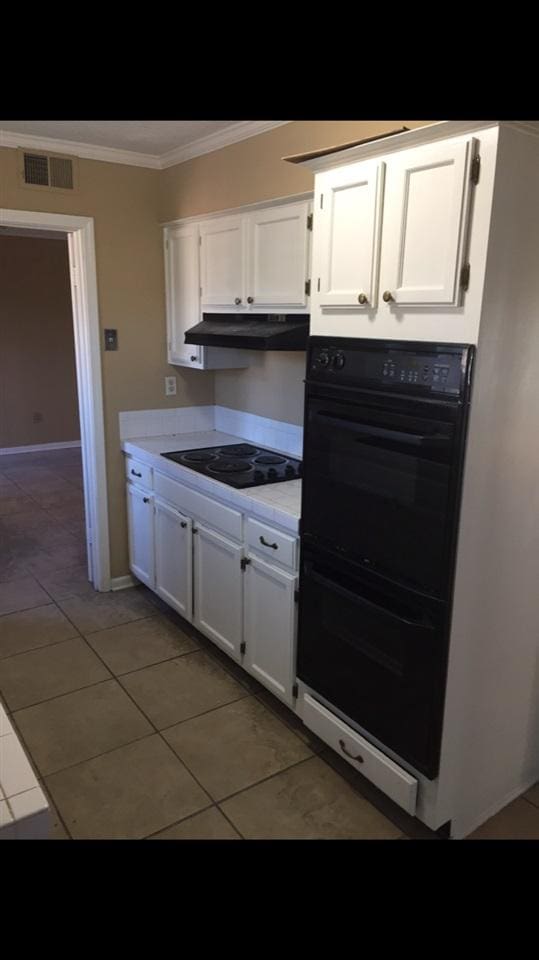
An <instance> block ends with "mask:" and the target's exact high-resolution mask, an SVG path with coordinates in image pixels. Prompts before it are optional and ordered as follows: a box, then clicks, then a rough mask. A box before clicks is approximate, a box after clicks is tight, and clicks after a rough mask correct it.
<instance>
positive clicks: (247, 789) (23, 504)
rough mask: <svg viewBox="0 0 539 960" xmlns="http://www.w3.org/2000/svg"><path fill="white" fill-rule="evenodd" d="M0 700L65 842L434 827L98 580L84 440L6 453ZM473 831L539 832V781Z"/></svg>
mask: <svg viewBox="0 0 539 960" xmlns="http://www.w3.org/2000/svg"><path fill="white" fill-rule="evenodd" d="M0 694H1V696H2V699H3V701H4V703H5V706H6V709H7V710H8V711H9V712H10V714H11V719H12V721H13V723H14V725H15V727H16V728H17V730H18V733H19V735H20V737H21V740H22V742H23V743H24V745H25V747H26V750H27V752H28V754H29V757H30V760H31V762H32V764H33V766H34V769H35V771H36V775H37V776H38V779H39V781H40V783H41V784H42V785H43V788H44V790H45V791H46V793H47V795H48V797H49V798H50V801H51V805H52V811H53V830H52V833H51V837H52V838H53V839H69V838H74V839H79V838H80V839H83V838H84V839H110V838H121V839H139V838H140V839H142V838H152V839H223V840H225V839H231V840H237V839H241V838H247V839H296V838H298V839H300V838H301V839H303V838H331V839H399V838H400V839H404V838H408V837H412V838H417V839H423V838H425V839H430V838H433V839H436V837H435V835H434V834H432V833H431V832H430V831H429V830H427V829H426V828H425V827H424V826H423V825H422V824H421V823H419V822H418V821H417V820H414V819H412V818H411V817H409V816H407V815H406V814H405V813H403V811H401V810H400V808H398V807H396V806H395V804H393V803H392V802H391V801H390V800H388V799H387V797H385V796H384V795H383V794H381V793H380V792H379V791H378V790H376V789H375V788H374V787H373V786H372V785H371V784H370V783H368V781H365V780H364V778H362V777H361V776H360V774H358V773H356V772H355V771H354V770H353V769H352V768H351V767H350V766H349V765H348V764H347V763H345V762H344V761H342V760H341V759H340V757H338V756H337V754H335V753H334V752H333V751H332V750H329V749H328V748H327V747H325V745H324V744H323V743H321V741H319V740H317V738H316V737H314V736H313V735H312V734H310V732H309V731H308V730H307V729H306V728H305V727H304V726H303V725H302V724H301V722H300V721H299V720H298V718H297V717H296V716H295V714H293V713H292V712H291V711H290V710H288V709H287V708H286V707H285V706H284V705H283V704H281V703H280V702H279V701H278V700H276V699H275V698H274V697H273V696H272V694H270V693H268V691H266V690H265V689H264V688H263V687H261V686H260V685H259V684H258V683H257V682H256V681H254V680H253V679H251V678H250V677H249V675H248V674H247V673H245V672H244V671H243V670H242V669H241V668H240V667H238V666H237V665H235V664H234V663H233V662H232V661H231V660H230V659H229V658H228V657H227V656H226V655H225V654H223V653H221V651H219V650H218V649H217V648H216V647H215V646H214V645H213V644H212V643H211V642H210V641H208V640H206V639H205V638H204V637H202V636H201V635H200V634H199V633H198V632H197V631H196V630H194V628H192V627H191V626H190V625H189V624H187V623H186V622H185V621H183V620H182V619H181V618H180V617H178V616H177V615H176V614H175V613H173V612H172V611H171V610H170V609H169V608H168V607H166V605H165V604H163V603H162V602H161V601H160V600H159V599H158V598H157V597H155V596H154V594H153V593H152V592H151V591H149V590H146V589H145V588H144V587H136V588H133V589H130V590H124V591H121V592H118V593H111V594H97V593H95V592H94V591H93V589H92V588H91V586H90V585H89V584H88V581H87V579H86V568H85V543H84V524H83V505H82V482H81V474H80V454H79V452H78V451H73V450H66V451H57V452H56V451H55V452H49V453H45V454H41V455H39V456H38V455H34V454H21V455H18V456H9V457H1V458H0ZM474 836H477V837H478V838H482V837H507V838H509V837H530V838H531V837H533V838H539V787H535V788H533V789H532V790H531V791H529V793H528V794H526V796H525V797H523V798H519V799H518V800H516V801H515V802H514V803H512V804H510V805H509V806H508V807H506V808H505V810H503V811H501V813H500V814H498V815H497V816H496V817H494V818H493V819H492V820H491V821H489V822H488V823H487V824H484V825H483V827H481V828H480V830H478V831H477V832H476V834H475V835H474Z"/></svg>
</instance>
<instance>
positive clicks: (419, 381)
mask: <svg viewBox="0 0 539 960" xmlns="http://www.w3.org/2000/svg"><path fill="white" fill-rule="evenodd" d="M317 340H318V338H313V340H312V342H311V344H310V348H309V360H308V364H307V376H308V378H309V379H313V380H316V381H319V382H320V381H322V382H326V383H336V384H337V383H339V384H341V385H342V386H347V385H350V386H360V385H362V384H364V385H365V386H370V387H371V388H372V387H375V388H376V389H383V390H386V389H388V388H390V389H395V390H401V391H402V389H403V388H405V391H406V392H410V391H412V392H414V393H416V392H417V393H420V394H421V393H424V392H425V391H428V392H429V393H431V392H432V393H445V394H450V395H452V396H457V395H458V394H459V393H460V392H461V389H462V385H463V373H464V369H465V363H466V355H467V348H466V347H458V348H455V347H453V346H451V345H448V346H445V347H444V345H440V346H439V347H438V349H437V350H436V351H435V350H433V349H432V348H431V349H430V350H429V349H425V347H426V344H420V345H418V347H421V348H422V349H415V350H414V349H410V346H407V345H404V344H401V343H399V345H398V346H397V344H395V345H393V343H392V341H385V342H384V349H380V348H378V349H377V345H376V346H375V345H374V343H373V342H372V341H371V342H370V343H369V342H368V341H365V340H358V341H356V342H355V343H354V345H353V347H350V346H348V344H349V342H350V341H347V342H346V343H343V345H342V346H341V344H339V342H338V341H335V340H333V341H330V340H329V339H328V340H327V341H326V340H325V338H324V339H323V340H322V338H320V340H322V342H321V343H320V341H318V342H317ZM326 344H327V345H326ZM429 346H430V345H429Z"/></svg>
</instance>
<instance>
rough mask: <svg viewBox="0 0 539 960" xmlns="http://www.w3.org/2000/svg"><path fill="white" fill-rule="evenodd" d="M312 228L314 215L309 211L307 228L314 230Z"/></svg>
mask: <svg viewBox="0 0 539 960" xmlns="http://www.w3.org/2000/svg"><path fill="white" fill-rule="evenodd" d="M312 228H313V215H312V213H309V214H308V215H307V230H312Z"/></svg>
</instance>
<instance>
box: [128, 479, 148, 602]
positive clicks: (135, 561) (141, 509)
mask: <svg viewBox="0 0 539 960" xmlns="http://www.w3.org/2000/svg"><path fill="white" fill-rule="evenodd" d="M153 521H154V517H153V497H151V496H149V495H148V494H147V493H145V492H144V490H140V489H138V488H137V487H134V486H133V485H132V484H130V483H128V484H127V529H128V535H129V566H130V568H131V570H132V571H133V573H134V574H135V576H136V577H137V579H138V580H141V581H142V583H145V584H146V586H148V587H152V589H153V586H154V582H155V577H154V540H153V528H154V523H153Z"/></svg>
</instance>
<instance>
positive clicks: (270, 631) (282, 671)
mask: <svg viewBox="0 0 539 960" xmlns="http://www.w3.org/2000/svg"><path fill="white" fill-rule="evenodd" d="M247 561H248V563H247V566H246V570H245V633H244V639H245V659H244V662H243V665H244V667H245V668H246V670H248V671H249V673H252V674H253V676H254V677H256V678H257V680H259V681H260V683H263V684H264V686H266V687H268V689H269V690H271V691H272V693H274V694H275V695H276V696H278V697H279V698H280V699H281V700H284V701H285V703H288V704H290V705H293V703H294V692H293V686H294V683H295V674H296V620H297V612H296V611H297V604H296V602H295V593H296V589H297V581H298V578H297V575H296V574H293V573H288V572H287V571H286V570H280V569H278V568H277V567H276V566H275V565H274V564H270V563H266V562H265V561H264V560H261V559H259V558H258V557H257V556H255V554H253V553H249V555H248V557H247Z"/></svg>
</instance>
